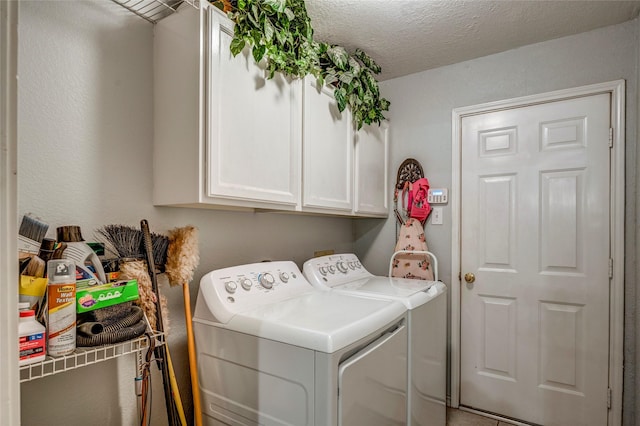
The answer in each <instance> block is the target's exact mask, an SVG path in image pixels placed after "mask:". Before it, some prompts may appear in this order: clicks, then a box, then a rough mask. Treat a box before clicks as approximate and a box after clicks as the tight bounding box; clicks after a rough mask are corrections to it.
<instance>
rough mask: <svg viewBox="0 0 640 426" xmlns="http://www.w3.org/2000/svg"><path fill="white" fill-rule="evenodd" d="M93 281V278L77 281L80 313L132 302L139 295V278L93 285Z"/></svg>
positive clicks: (77, 302)
mask: <svg viewBox="0 0 640 426" xmlns="http://www.w3.org/2000/svg"><path fill="white" fill-rule="evenodd" d="M93 282H94V281H93V280H91V279H87V280H80V281H77V282H76V311H77V312H78V313H79V314H81V313H83V312H89V311H93V310H95V309H100V308H106V307H107V306H112V305H117V304H118V303H124V302H130V301H132V300H137V299H138V297H139V295H138V281H137V280H130V281H127V280H121V281H115V282H111V283H106V284H98V285H95V284H94V285H91V283H93Z"/></svg>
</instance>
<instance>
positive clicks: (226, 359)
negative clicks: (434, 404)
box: [193, 262, 407, 426]
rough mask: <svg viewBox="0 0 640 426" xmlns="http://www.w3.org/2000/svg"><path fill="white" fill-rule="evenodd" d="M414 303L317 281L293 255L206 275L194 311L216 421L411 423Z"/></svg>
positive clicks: (205, 404) (208, 410) (208, 408)
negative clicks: (326, 287)
mask: <svg viewBox="0 0 640 426" xmlns="http://www.w3.org/2000/svg"><path fill="white" fill-rule="evenodd" d="M406 315H407V313H406V308H405V307H404V305H403V304H402V303H400V302H398V301H391V300H374V299H363V298H358V297H354V296H349V295H345V294H340V293H331V292H326V291H319V290H317V289H314V288H313V287H312V286H311V285H310V284H309V282H308V281H307V280H306V279H305V278H304V276H303V275H302V273H301V272H300V270H299V269H298V267H297V266H296V265H295V264H294V263H293V262H268V263H255V264H250V265H241V266H236V267H231V268H225V269H220V270H216V271H212V272H209V273H208V274H206V275H205V276H204V277H203V278H202V280H201V281H200V290H199V293H198V298H197V302H196V309H195V314H194V319H193V325H194V334H195V339H196V349H197V364H198V374H199V381H200V391H201V396H202V411H203V419H204V420H205V423H206V424H209V425H221V424H230V425H258V424H260V425H295V426H301V425H318V426H326V425H345V426H347V425H353V426H362V425H404V424H406V422H407V412H406V404H407V393H406V389H407V383H406V380H407V378H406V369H407V364H406V356H407V353H406V351H407V324H406V320H407V319H406Z"/></svg>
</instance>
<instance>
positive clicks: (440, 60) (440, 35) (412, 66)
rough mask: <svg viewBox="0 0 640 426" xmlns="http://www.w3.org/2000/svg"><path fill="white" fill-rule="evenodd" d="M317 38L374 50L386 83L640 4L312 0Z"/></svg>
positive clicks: (575, 29) (571, 29) (629, 11)
mask: <svg viewBox="0 0 640 426" xmlns="http://www.w3.org/2000/svg"><path fill="white" fill-rule="evenodd" d="M306 6H307V12H308V13H309V16H310V17H311V22H312V25H313V28H314V30H315V33H314V38H315V39H316V40H321V41H325V42H329V43H335V44H340V45H342V46H344V47H346V48H347V50H349V51H353V50H354V49H355V48H356V47H359V48H361V49H362V50H364V51H365V52H367V53H368V54H369V55H370V56H371V57H372V58H373V59H374V60H375V61H376V62H378V64H379V65H380V66H381V67H382V73H381V74H380V75H379V76H378V79H379V80H386V79H390V78H394V77H400V76H403V75H407V74H412V73H415V72H419V71H424V70H427V69H430V68H436V67H440V66H443V65H448V64H453V63H456V62H461V61H465V60H468V59H473V58H478V57H481V56H486V55H490V54H492V53H497V52H502V51H505V50H509V49H513V48H516V47H520V46H524V45H527V44H532V43H536V42H540V41H544V40H550V39H554V38H558V37H563V36H566V35H570V34H577V33H580V32H584V31H589V30H592V29H595V28H599V27H604V26H607V25H613V24H617V23H620V22H624V21H627V20H630V19H634V18H635V17H636V16H638V13H639V12H640V1H612V0H609V1H569V0H562V1H540V0H532V1H514V0H510V1H509V0H502V1H489V0H464V1H463V0H306Z"/></svg>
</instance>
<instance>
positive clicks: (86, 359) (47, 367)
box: [20, 331, 165, 383]
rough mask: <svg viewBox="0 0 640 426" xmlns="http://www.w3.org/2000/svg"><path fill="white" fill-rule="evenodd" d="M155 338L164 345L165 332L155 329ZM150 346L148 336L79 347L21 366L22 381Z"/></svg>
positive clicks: (50, 374)
mask: <svg viewBox="0 0 640 426" xmlns="http://www.w3.org/2000/svg"><path fill="white" fill-rule="evenodd" d="M153 338H154V339H155V340H156V342H155V344H156V347H157V346H160V345H164V343H165V342H164V334H163V333H160V332H158V331H155V332H154V334H153ZM147 347H148V344H147V338H146V336H141V337H138V338H135V339H132V340H127V341H126V342H121V343H116V344H113V345H104V346H96V347H82V348H77V349H76V350H75V352H74V353H72V354H71V355H65V356H62V357H56V358H53V357H50V356H47V357H46V359H45V360H44V361H41V362H36V363H34V364H28V365H23V366H21V367H20V383H23V382H28V381H30V380H35V379H39V378H41V377H46V376H52V375H54V374H58V373H63V372H65V371H69V370H74V369H76V368H80V367H84V366H87V365H91V364H96V363H98V362H102V361H107V360H110V359H113V358H118V357H121V356H123V355H127V354H132V353H140V352H142V351H143V350H144V349H146V348H147Z"/></svg>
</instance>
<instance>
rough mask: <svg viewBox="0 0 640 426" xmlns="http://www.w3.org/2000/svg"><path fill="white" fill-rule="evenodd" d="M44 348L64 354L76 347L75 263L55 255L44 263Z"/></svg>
mask: <svg viewBox="0 0 640 426" xmlns="http://www.w3.org/2000/svg"><path fill="white" fill-rule="evenodd" d="M47 272H48V278H49V284H48V285H47V352H48V354H49V355H51V356H54V357H55V356H63V355H68V354H70V353H72V352H73V351H74V350H75V349H76V265H75V263H74V262H73V261H72V260H68V259H54V260H50V261H49V262H48V264H47Z"/></svg>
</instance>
